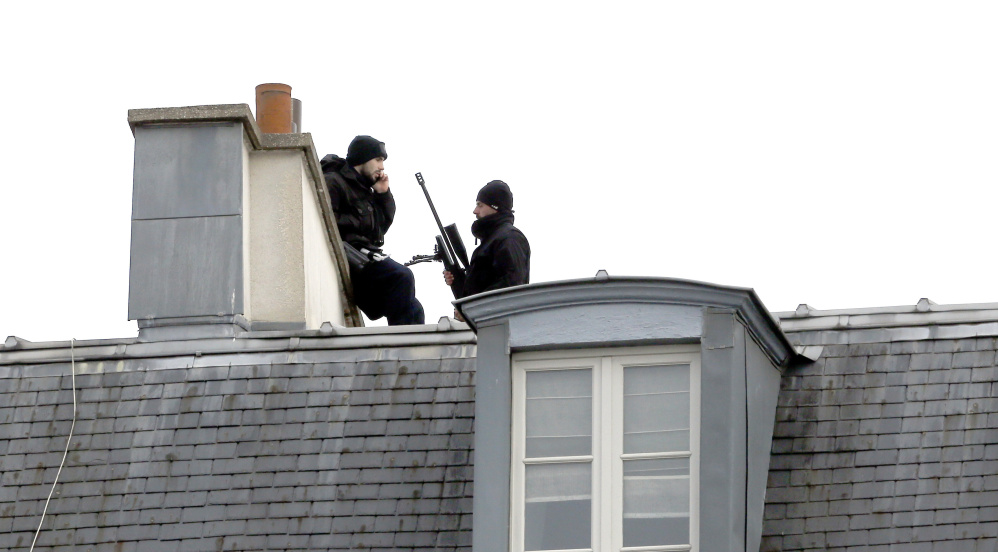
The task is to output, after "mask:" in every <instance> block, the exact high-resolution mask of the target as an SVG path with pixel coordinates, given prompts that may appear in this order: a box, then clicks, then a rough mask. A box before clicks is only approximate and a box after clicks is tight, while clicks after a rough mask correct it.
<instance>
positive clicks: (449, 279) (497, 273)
mask: <svg viewBox="0 0 998 552" xmlns="http://www.w3.org/2000/svg"><path fill="white" fill-rule="evenodd" d="M473 213H474V214H475V218H476V220H475V222H474V223H473V224H472V225H471V233H472V234H474V235H475V238H477V239H480V240H482V243H481V245H479V246H478V247H477V248H476V249H475V252H474V253H473V254H472V255H471V261H470V263H469V265H468V272H467V274H464V275H462V274H452V273H451V272H449V271H447V270H445V271H444V282H446V283H447V285H449V286H451V291H452V292H453V293H454V297H455V298H457V299H460V298H462V297H467V296H469V295H474V294H476V293H482V292H483V291H490V290H493V289H501V288H505V287H510V286H518V285H521V284H527V283H530V244H529V243H528V242H527V237H526V236H524V235H523V232H520V230H518V229H517V228H516V227H515V226H513V192H511V191H510V189H509V186H508V185H506V183H505V182H503V181H502V180H493V181H492V182H489V183H488V184H486V185H485V187H483V188H482V189H481V190H479V192H478V197H477V199H476V201H475V210H474V211H473Z"/></svg>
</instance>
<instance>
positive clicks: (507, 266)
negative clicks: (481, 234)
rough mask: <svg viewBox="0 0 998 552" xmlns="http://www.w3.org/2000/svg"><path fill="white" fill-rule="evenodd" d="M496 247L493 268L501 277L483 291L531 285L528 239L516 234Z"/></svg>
mask: <svg viewBox="0 0 998 552" xmlns="http://www.w3.org/2000/svg"><path fill="white" fill-rule="evenodd" d="M496 245H497V247H496V251H495V254H494V261H493V265H492V267H493V268H494V269H495V270H496V271H497V272H499V274H500V275H501V276H500V277H499V278H498V279H497V280H496V281H495V282H493V283H492V284H490V285H489V286H488V287H486V288H485V289H483V290H482V291H491V290H493V289H502V288H507V287H511V286H518V285H521V284H527V283H530V245H529V244H528V243H527V239H526V238H525V237H523V235H521V234H516V233H514V234H513V235H511V236H509V237H508V238H507V239H505V240H503V241H502V242H501V243H499V244H496Z"/></svg>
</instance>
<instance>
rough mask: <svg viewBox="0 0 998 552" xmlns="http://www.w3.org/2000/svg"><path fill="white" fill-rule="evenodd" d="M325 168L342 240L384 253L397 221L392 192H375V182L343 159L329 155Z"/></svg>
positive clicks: (324, 159)
mask: <svg viewBox="0 0 998 552" xmlns="http://www.w3.org/2000/svg"><path fill="white" fill-rule="evenodd" d="M321 164H322V174H323V175H324V176H325V178H326V189H327V190H329V200H330V203H332V207H333V212H334V213H335V214H336V226H337V227H339V229H340V237H341V238H342V239H343V241H345V242H347V243H349V244H350V245H352V246H354V247H356V248H358V249H359V248H361V247H366V248H367V249H372V250H373V249H380V248H381V246H382V245H384V243H385V232H388V228H389V227H390V226H391V225H392V221H393V220H395V198H394V197H393V196H392V192H391V191H387V192H385V193H383V194H379V193H377V192H375V191H374V189H373V186H374V182H371V181H370V179H369V178H367V177H365V176H363V175H361V174H360V173H358V172H357V171H355V170H354V169H353V167H351V166H350V165H348V164H347V162H346V160H345V159H343V158H341V157H339V156H336V155H332V154H330V155H327V156H325V157H323V158H322V163H321Z"/></svg>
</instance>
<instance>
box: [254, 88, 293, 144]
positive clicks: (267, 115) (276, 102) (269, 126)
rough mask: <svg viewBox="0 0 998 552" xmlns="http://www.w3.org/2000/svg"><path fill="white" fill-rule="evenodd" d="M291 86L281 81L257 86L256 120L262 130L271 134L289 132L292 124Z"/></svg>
mask: <svg viewBox="0 0 998 552" xmlns="http://www.w3.org/2000/svg"><path fill="white" fill-rule="evenodd" d="M291 103H292V102H291V87H290V86H288V85H286V84H280V83H267V84H261V85H258V86H257V87H256V122H257V124H259V125H260V130H262V131H263V132H267V133H271V134H288V133H290V132H292V125H291Z"/></svg>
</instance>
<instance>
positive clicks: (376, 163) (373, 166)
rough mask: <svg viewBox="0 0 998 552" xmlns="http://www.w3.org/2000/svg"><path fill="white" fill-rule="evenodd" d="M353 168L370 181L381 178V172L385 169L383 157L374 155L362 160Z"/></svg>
mask: <svg viewBox="0 0 998 552" xmlns="http://www.w3.org/2000/svg"><path fill="white" fill-rule="evenodd" d="M354 169H355V170H356V171H357V172H359V173H360V174H362V175H364V176H366V177H367V178H369V179H370V180H371V182H377V181H378V179H380V178H381V173H382V172H384V170H385V158H384V157H375V158H374V159H371V160H369V161H366V162H364V163H363V164H362V165H357V166H356V167H354Z"/></svg>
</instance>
